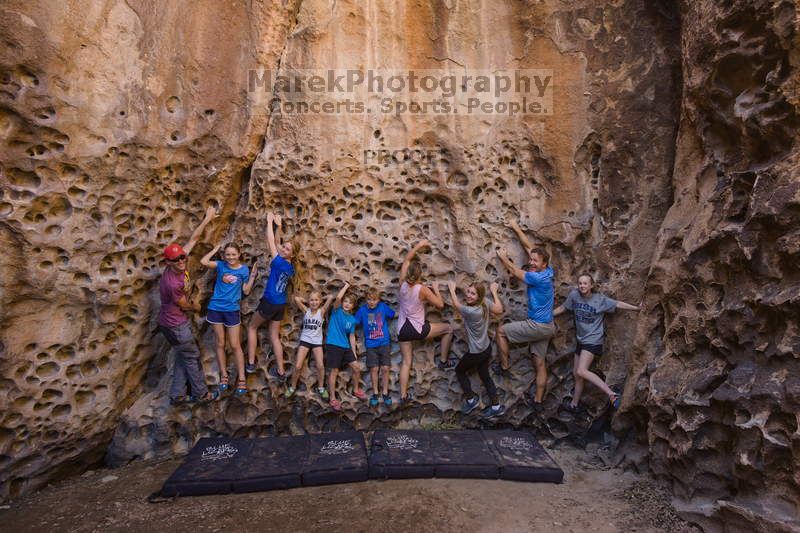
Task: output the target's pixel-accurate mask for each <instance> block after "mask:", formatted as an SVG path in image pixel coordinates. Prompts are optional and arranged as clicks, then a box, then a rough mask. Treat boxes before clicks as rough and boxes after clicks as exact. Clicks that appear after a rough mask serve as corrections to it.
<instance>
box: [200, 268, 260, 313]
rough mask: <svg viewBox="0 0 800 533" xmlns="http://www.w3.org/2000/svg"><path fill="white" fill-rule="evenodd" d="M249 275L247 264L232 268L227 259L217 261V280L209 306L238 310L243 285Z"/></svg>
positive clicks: (220, 309)
mask: <svg viewBox="0 0 800 533" xmlns="http://www.w3.org/2000/svg"><path fill="white" fill-rule="evenodd" d="M249 277H250V269H249V268H247V267H246V266H245V265H241V266H240V267H239V268H231V267H230V266H229V265H228V263H226V262H225V261H217V280H216V281H215V282H214V295H213V296H212V297H211V301H210V302H208V308H209V309H211V310H212V311H238V310H239V302H240V301H241V299H242V287H243V286H244V284H245V283H247V279H248V278H249Z"/></svg>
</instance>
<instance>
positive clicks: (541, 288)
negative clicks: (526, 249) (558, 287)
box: [525, 267, 554, 324]
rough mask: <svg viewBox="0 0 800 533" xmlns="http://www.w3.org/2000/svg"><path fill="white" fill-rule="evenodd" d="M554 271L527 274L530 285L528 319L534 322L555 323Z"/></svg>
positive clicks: (548, 269) (526, 281) (546, 269)
mask: <svg viewBox="0 0 800 533" xmlns="http://www.w3.org/2000/svg"><path fill="white" fill-rule="evenodd" d="M553 276H554V275H553V269H552V268H551V267H547V268H545V269H544V270H542V271H541V272H526V273H525V283H527V284H528V318H529V319H531V320H533V321H534V322H541V323H543V324H549V323H550V322H552V321H553V297H554V289H553Z"/></svg>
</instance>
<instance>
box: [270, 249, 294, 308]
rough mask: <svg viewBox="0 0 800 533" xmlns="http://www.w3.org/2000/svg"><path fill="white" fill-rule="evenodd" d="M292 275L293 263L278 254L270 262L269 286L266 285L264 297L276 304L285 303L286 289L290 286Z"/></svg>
mask: <svg viewBox="0 0 800 533" xmlns="http://www.w3.org/2000/svg"><path fill="white" fill-rule="evenodd" d="M292 276H294V267H293V266H292V264H291V263H290V262H289V261H287V260H286V259H284V258H283V257H281V256H280V255H276V256H275V258H274V259H273V260H272V262H271V263H270V264H269V278H267V286H266V287H264V296H263V298H265V299H266V300H267V302H269V303H271V304H274V305H279V304H285V303H286V289H287V288H288V287H289V281H291V279H292Z"/></svg>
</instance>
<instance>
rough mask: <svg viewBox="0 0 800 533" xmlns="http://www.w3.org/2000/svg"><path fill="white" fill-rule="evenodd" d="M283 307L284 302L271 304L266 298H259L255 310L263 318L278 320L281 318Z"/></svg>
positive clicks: (284, 307)
mask: <svg viewBox="0 0 800 533" xmlns="http://www.w3.org/2000/svg"><path fill="white" fill-rule="evenodd" d="M285 309H286V304H271V303H269V302H268V301H267V300H266V298H261V301H260V302H259V303H258V307H257V308H256V311H258V314H259V315H261V317H262V318H263V319H264V320H275V321H280V320H283V313H284V310H285Z"/></svg>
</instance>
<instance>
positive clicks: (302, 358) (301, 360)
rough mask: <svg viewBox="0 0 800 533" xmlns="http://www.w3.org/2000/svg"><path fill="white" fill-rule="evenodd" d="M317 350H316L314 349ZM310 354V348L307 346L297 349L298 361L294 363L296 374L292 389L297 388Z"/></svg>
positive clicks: (293, 373) (293, 376)
mask: <svg viewBox="0 0 800 533" xmlns="http://www.w3.org/2000/svg"><path fill="white" fill-rule="evenodd" d="M314 349H315V350H316V348H314ZM307 354H308V348H307V347H305V346H300V347H298V348H297V359H296V361H295V363H294V372H292V388H293V389H296V388H297V382H298V381H300V374H301V373H302V371H303V364H305V362H306V355H307Z"/></svg>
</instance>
